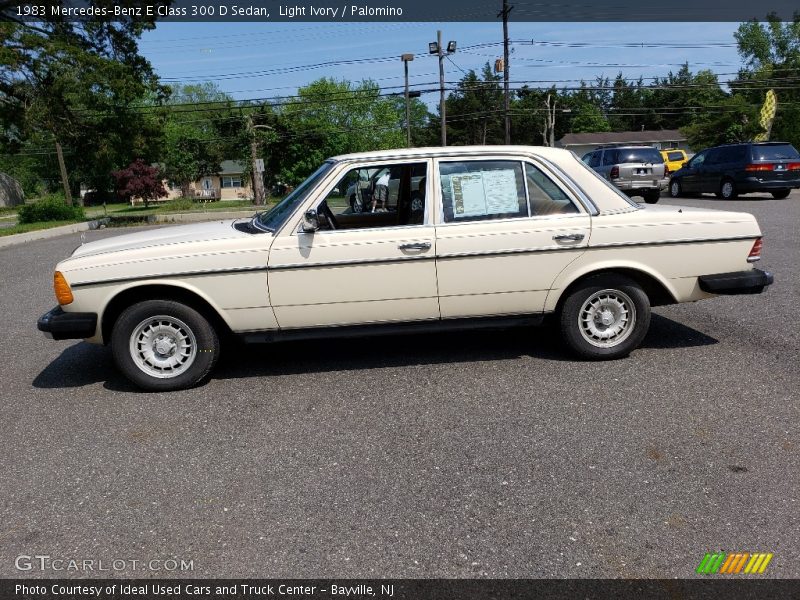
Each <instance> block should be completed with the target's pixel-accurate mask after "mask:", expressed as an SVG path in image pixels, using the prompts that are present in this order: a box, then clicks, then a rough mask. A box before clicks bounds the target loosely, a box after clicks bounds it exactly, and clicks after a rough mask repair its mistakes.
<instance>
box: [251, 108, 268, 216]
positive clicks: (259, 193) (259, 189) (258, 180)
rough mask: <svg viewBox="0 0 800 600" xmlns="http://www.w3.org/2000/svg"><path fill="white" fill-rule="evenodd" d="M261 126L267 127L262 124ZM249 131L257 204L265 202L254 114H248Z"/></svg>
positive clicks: (260, 204) (254, 196) (254, 198)
mask: <svg viewBox="0 0 800 600" xmlns="http://www.w3.org/2000/svg"><path fill="white" fill-rule="evenodd" d="M259 127H265V126H264V125H260V126H259ZM247 132H248V133H249V134H250V160H251V162H252V169H253V203H254V204H255V205H256V206H262V205H263V204H264V179H263V175H262V174H261V172H260V171H259V169H258V147H257V144H256V125H253V117H252V115H247Z"/></svg>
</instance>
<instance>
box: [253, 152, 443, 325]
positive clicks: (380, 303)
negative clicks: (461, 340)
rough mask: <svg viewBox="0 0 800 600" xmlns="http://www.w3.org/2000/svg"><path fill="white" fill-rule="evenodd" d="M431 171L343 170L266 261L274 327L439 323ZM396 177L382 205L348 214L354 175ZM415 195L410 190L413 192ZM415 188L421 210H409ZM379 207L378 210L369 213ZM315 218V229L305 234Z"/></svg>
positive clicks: (422, 164)
mask: <svg viewBox="0 0 800 600" xmlns="http://www.w3.org/2000/svg"><path fill="white" fill-rule="evenodd" d="M429 167H430V163H429V161H427V160H416V161H411V162H406V163H396V162H395V163H385V162H383V163H367V164H360V165H359V164H347V165H344V166H342V167H340V168H339V169H338V170H337V172H336V173H335V174H334V175H332V177H331V179H329V180H328V182H327V184H326V185H325V186H324V187H323V188H322V189H321V191H320V193H319V194H316V195H315V196H314V197H313V198H311V199H310V200H309V201H308V202H307V203H306V204H305V205H304V206H303V207H302V208H301V210H299V211H298V213H297V214H295V215H294V217H293V218H292V219H291V220H290V221H288V222H287V225H286V226H285V227H283V229H282V230H281V231H280V232H279V234H278V236H277V237H276V239H275V241H274V242H273V244H272V247H271V249H270V255H269V271H268V273H269V292H270V300H271V303H272V306H273V310H274V311H275V317H276V319H277V321H278V325H279V327H281V328H282V329H286V328H307V327H321V326H339V325H358V324H366V323H388V322H393V321H420V320H427V319H438V318H439V303H438V299H437V289H436V265H435V251H436V249H435V241H436V240H435V229H434V227H433V224H432V223H431V222H430V214H431V211H430V208H429V206H428V205H429V200H430V197H431V194H430V193H428V192H427V187H428V180H429V179H430V178H429V177H426V176H427V173H428V172H429ZM374 168H388V169H390V170H391V171H392V173H393V174H396V177H394V178H395V179H396V181H393V182H391V181H390V182H389V185H388V189H389V194H388V198H385V199H382V201H380V202H379V201H377V200H375V201H373V202H372V203H371V204H372V206H365V207H364V208H363V211H361V212H356V211H354V210H353V208H352V206H351V204H350V199H349V198H347V190H348V189H350V187H351V186H352V182H353V181H360V179H358V177H357V176H356V177H354V176H353V172H354V171H357V170H358V169H374ZM414 184H415V185H416V186H417V188H418V189H416V190H412V189H411V188H412V185H414ZM419 188H421V189H422V194H423V195H424V198H423V199H422V200H423V202H424V204H422V205H421V207H420V209H419V210H413V209H412V208H411V205H412V199H411V196H412V192H414V191H416V192H417V194H416V196H415V198H417V200H416V203H417V205H419V204H420V201H419V196H420V192H419ZM376 204H377V206H375V205H376ZM309 209H313V210H314V211H317V215H318V219H319V221H320V224H321V226H320V228H319V229H318V230H316V231H308V232H306V231H304V230H303V213H304V212H305V211H307V210H309Z"/></svg>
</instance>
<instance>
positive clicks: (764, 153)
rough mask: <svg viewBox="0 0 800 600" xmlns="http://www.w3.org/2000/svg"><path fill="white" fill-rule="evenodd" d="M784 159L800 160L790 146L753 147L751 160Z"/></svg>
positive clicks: (799, 155) (798, 155) (769, 145)
mask: <svg viewBox="0 0 800 600" xmlns="http://www.w3.org/2000/svg"><path fill="white" fill-rule="evenodd" d="M786 158H800V154H798V153H797V150H795V148H794V146H792V145H791V144H767V145H764V146H760V145H758V144H756V145H755V146H753V160H783V159H786Z"/></svg>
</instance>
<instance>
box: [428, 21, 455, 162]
mask: <svg viewBox="0 0 800 600" xmlns="http://www.w3.org/2000/svg"><path fill="white" fill-rule="evenodd" d="M455 51H456V42H455V41H454V40H451V41H449V42H447V51H443V50H442V32H441V30H439V31H437V32H436V41H435V42H430V43H429V44H428V53H429V54H438V55H439V116H440V117H441V118H442V146H447V108H446V106H445V102H444V57H445V56H448V55H450V54H453V53H455Z"/></svg>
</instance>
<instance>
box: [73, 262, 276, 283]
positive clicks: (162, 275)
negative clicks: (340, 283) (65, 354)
mask: <svg viewBox="0 0 800 600" xmlns="http://www.w3.org/2000/svg"><path fill="white" fill-rule="evenodd" d="M266 270H267V267H238V268H235V269H211V270H208V271H184V272H180V273H160V274H158V275H140V276H138V277H118V278H114V279H100V280H96V281H81V282H80V283H71V284H70V286H71V287H73V288H79V287H88V286H91V285H108V284H111V283H124V282H126V281H147V280H148V279H166V278H169V277H203V276H206V275H226V274H229V273H253V272H257V271H266Z"/></svg>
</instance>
